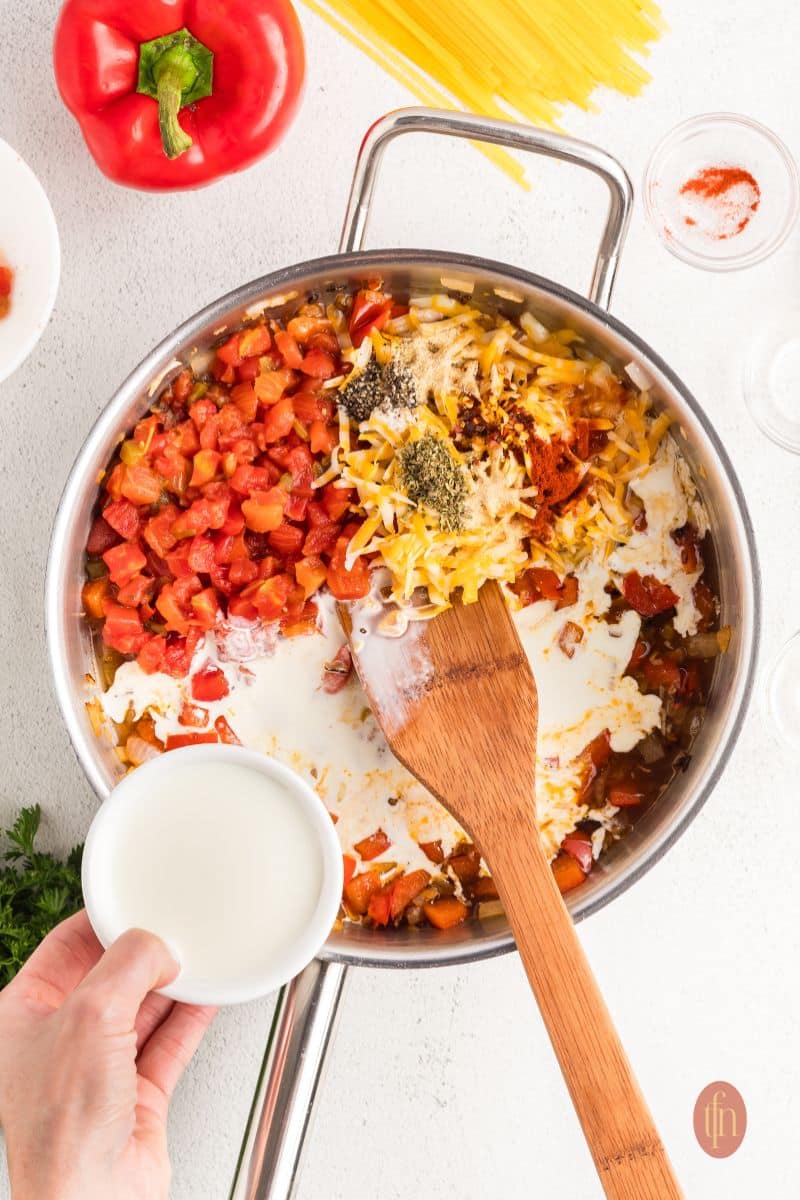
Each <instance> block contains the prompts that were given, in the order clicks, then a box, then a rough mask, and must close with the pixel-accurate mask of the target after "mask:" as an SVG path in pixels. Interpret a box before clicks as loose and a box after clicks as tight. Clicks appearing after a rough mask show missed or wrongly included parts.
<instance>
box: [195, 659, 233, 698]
mask: <svg viewBox="0 0 800 1200" xmlns="http://www.w3.org/2000/svg"><path fill="white" fill-rule="evenodd" d="M229 691H230V688H229V686H228V680H227V679H226V678H225V672H224V671H220V669H219V667H210V666H209V667H203V669H202V670H200V671H198V672H197V674H196V675H193V676H192V682H191V692H192V699H193V700H199V701H200V702H201V703H204V704H209V703H213V702H214V701H215V700H223V699H224V698H225V697H226V696H227V694H228V692H229Z"/></svg>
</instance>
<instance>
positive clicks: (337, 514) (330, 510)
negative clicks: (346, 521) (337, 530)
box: [322, 483, 355, 521]
mask: <svg viewBox="0 0 800 1200" xmlns="http://www.w3.org/2000/svg"><path fill="white" fill-rule="evenodd" d="M354 499H355V488H340V487H335V486H334V484H332V483H326V484H325V487H324V488H323V489H322V506H323V508H324V509H325V512H326V513H327V514H328V517H329V518H330V520H331V521H339V520H341V518H342V517H343V516H344V515H345V513H346V512H347V510H348V509H349V508H350V505H351V504H352V503H353V501H354Z"/></svg>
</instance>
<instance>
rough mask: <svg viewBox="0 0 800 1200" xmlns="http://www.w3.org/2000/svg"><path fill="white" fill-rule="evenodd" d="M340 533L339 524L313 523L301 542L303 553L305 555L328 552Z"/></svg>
mask: <svg viewBox="0 0 800 1200" xmlns="http://www.w3.org/2000/svg"><path fill="white" fill-rule="evenodd" d="M340 533H341V526H340V525H333V524H331V523H330V522H328V523H326V524H324V525H315V526H314V527H313V529H309V531H308V533H307V535H306V538H305V541H304V542H303V554H304V555H305V556H306V557H308V556H309V555H315V554H316V555H318V554H329V553H330V552H331V551H332V550H333V548H334V546H335V545H336V543H337V541H338V540H339V534H340Z"/></svg>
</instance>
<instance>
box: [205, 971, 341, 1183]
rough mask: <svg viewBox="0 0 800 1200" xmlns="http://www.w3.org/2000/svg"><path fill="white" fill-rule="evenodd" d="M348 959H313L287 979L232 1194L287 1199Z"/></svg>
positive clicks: (241, 1151)
mask: <svg viewBox="0 0 800 1200" xmlns="http://www.w3.org/2000/svg"><path fill="white" fill-rule="evenodd" d="M346 972H347V967H345V966H344V965H343V964H341V963H335V962H321V961H320V960H319V959H314V961H313V962H311V963H309V965H308V966H307V967H306V969H305V970H304V971H301V972H300V974H299V975H298V976H296V978H294V979H293V980H292V981H291V983H288V984H287V985H286V986H285V987H282V988H281V990H280V992H279V993H278V1002H277V1004H276V1006H275V1014H274V1016H273V1018H272V1027H271V1029H270V1032H269V1039H268V1041H267V1048H266V1050H265V1051H264V1061H263V1062H262V1064H261V1071H260V1072H259V1076H258V1083H257V1085H256V1091H255V1095H254V1096H253V1103H252V1105H251V1106H250V1115H249V1117H248V1120H247V1127H246V1129H245V1134H244V1140H243V1142H242V1148H241V1150H240V1151H239V1161H238V1162H237V1164H236V1171H235V1173H234V1178H233V1183H232V1185H231V1191H230V1197H229V1200H288V1197H290V1196H291V1195H292V1194H293V1192H294V1186H295V1183H296V1182H297V1172H298V1168H299V1165H300V1156H301V1154H302V1150H303V1141H304V1139H305V1136H306V1132H307V1130H308V1126H309V1122H310V1121H311V1115H312V1112H313V1107H314V1100H315V1098H316V1094H317V1087H318V1085H319V1081H320V1078H321V1075H322V1068H323V1065H324V1062H325V1055H326V1053H327V1050H328V1045H329V1043H330V1040H331V1037H332V1035H333V1030H334V1028H335V1023H336V1014H337V1011H338V1008H339V1000H340V998H341V995H342V986H343V984H344V980H345V974H346Z"/></svg>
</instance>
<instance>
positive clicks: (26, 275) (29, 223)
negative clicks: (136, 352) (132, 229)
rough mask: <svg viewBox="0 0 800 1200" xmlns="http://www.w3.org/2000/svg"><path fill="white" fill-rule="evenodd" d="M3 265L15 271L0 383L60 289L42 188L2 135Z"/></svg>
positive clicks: (3, 323) (2, 334) (3, 326)
mask: <svg viewBox="0 0 800 1200" xmlns="http://www.w3.org/2000/svg"><path fill="white" fill-rule="evenodd" d="M0 265H2V266H6V267H10V268H11V270H12V271H13V272H14V282H13V290H12V293H11V307H10V310H9V312H8V315H7V316H5V317H3V318H2V319H0V382H2V381H3V380H4V379H5V378H6V377H7V376H8V375H10V374H11V372H12V371H15V370H16V369H17V367H18V366H20V364H21V363H22V362H24V360H25V359H26V358H27V357H28V355H29V354H30V352H31V350H33V348H34V346H35V345H36V343H37V342H38V340H39V338H40V337H41V336H42V334H43V332H44V330H45V327H46V326H47V322H48V321H49V320H50V314H51V313H52V311H53V305H54V303H55V299H56V293H57V291H58V281H59V276H60V274H61V249H60V246H59V241H58V229H57V228H56V219H55V217H54V216H53V210H52V208H51V207H50V201H49V200H48V199H47V196H46V195H45V192H44V188H43V187H42V185H41V184H40V183H39V180H38V179H37V178H36V176H35V175H34V173H33V171H32V170H31V169H30V167H29V166H28V165H27V163H26V162H24V160H23V159H22V158H21V157H20V156H19V154H17V152H16V150H14V148H13V147H12V146H9V144H8V142H4V141H3V139H2V138H0Z"/></svg>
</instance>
